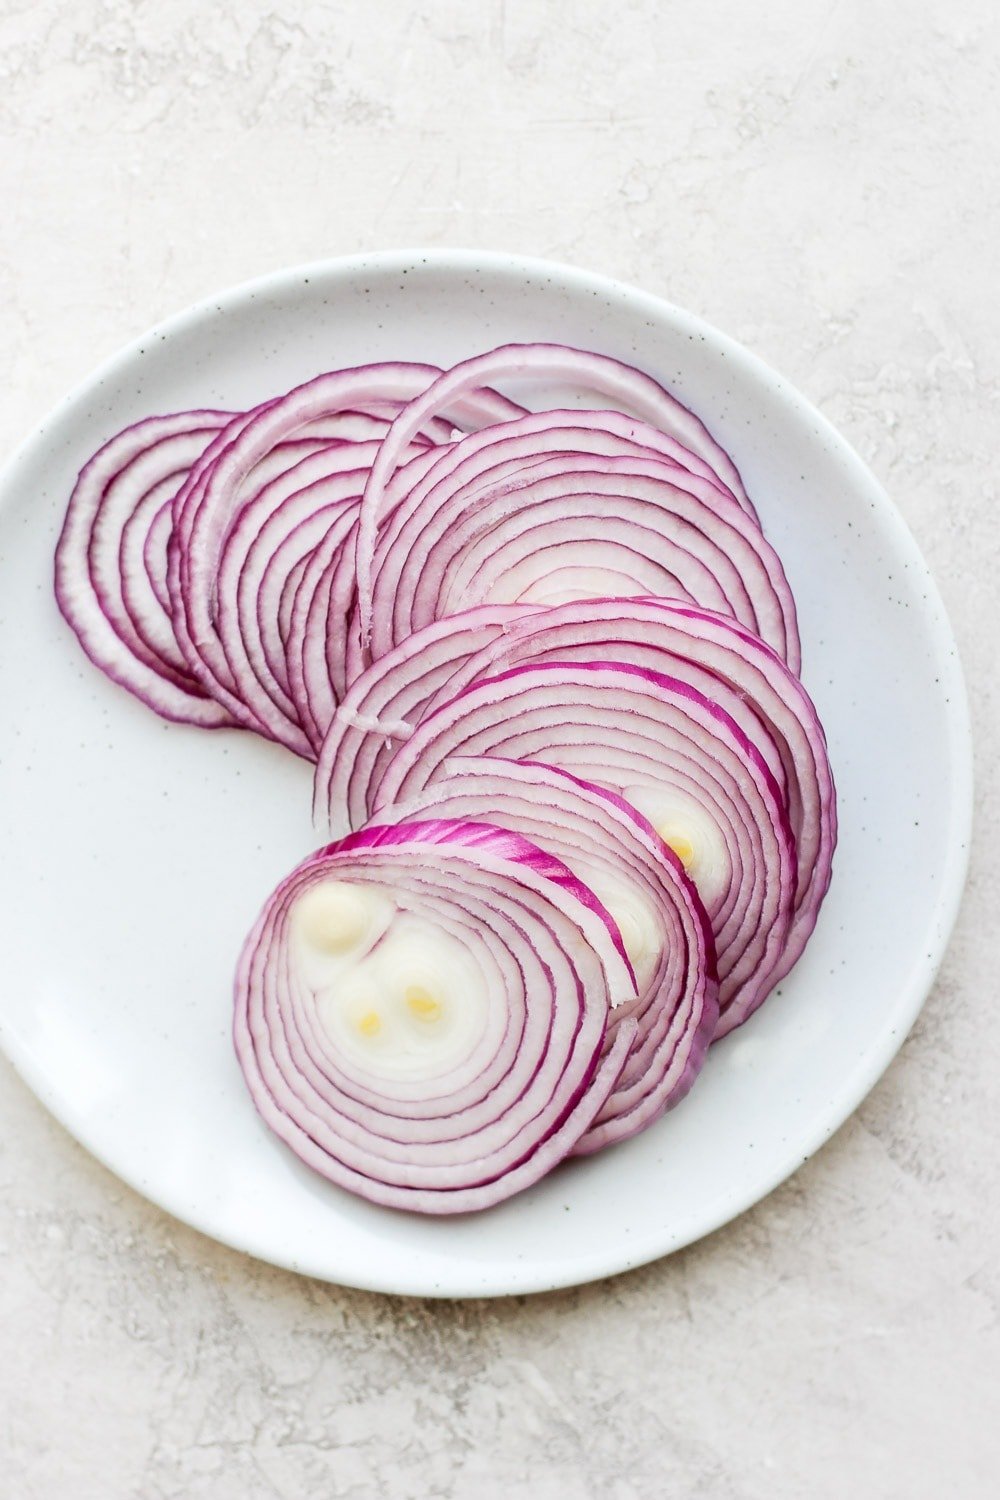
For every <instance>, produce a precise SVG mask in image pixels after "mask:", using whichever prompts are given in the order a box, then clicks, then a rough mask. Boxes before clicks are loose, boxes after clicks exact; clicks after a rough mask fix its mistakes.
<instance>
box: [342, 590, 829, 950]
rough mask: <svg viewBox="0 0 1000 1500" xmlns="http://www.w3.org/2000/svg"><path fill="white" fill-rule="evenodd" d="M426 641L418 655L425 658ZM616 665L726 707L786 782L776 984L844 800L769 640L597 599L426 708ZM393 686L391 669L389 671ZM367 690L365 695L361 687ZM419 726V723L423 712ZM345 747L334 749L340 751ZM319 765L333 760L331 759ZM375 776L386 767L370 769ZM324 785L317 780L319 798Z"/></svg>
mask: <svg viewBox="0 0 1000 1500" xmlns="http://www.w3.org/2000/svg"><path fill="white" fill-rule="evenodd" d="M419 649H420V643H419V639H418V638H417V637H414V638H413V639H412V640H411V642H410V650H411V652H412V653H414V654H415V655H418V654H419ZM595 659H596V660H600V661H615V662H624V663H626V664H630V665H632V666H638V667H647V668H649V669H650V670H651V671H657V672H665V673H667V674H668V675H669V676H672V677H676V678H678V679H679V680H680V681H682V682H685V683H687V684H688V685H689V686H690V687H692V688H695V689H696V690H697V691H698V692H700V693H703V694H704V695H705V696H706V697H707V698H710V699H712V700H713V701H714V702H717V703H719V704H720V705H721V706H722V707H723V708H724V709H725V711H726V712H727V713H728V714H729V715H730V716H731V717H732V719H733V720H734V721H735V722H736V723H737V724H738V725H739V727H740V729H741V731H742V732H743V733H744V734H745V735H746V736H747V738H748V740H749V741H750V742H751V743H752V744H753V745H754V747H755V748H756V750H757V752H758V753H759V754H760V756H761V757H762V759H763V760H764V762H765V764H766V765H767V766H768V769H769V770H770V772H771V773H772V775H773V776H774V777H775V780H776V781H777V782H778V783H779V785H780V786H781V788H782V791H783V794H784V802H785V807H786V811H787V815H788V820H789V823H790V825H791V829H792V833H793V835H794V838H795V848H796V856H797V863H798V878H797V884H796V892H795V916H794V920H793V923H792V928H791V931H790V933H789V936H788V943H787V947H786V950H785V953H784V956H783V958H782V959H781V961H780V963H779V965H778V969H777V978H781V977H783V976H784V975H785V974H787V973H788V971H789V969H791V967H792V965H793V964H794V963H795V961H796V960H797V959H798V958H799V956H800V955H801V953H802V951H803V949H804V948H805V945H806V943H807V941H808V939H809V936H810V934H811V932H812V931H813V928H814V927H815V925H816V919H817V917H818V915H819V909H820V906H821V905H822V902H823V898H824V896H825V895H826V892H827V890H828V888H829V885H830V877H831V872H832V866H833V852H834V848H835V846H836V842H837V802H836V792H835V789H834V782H833V773H832V771H831V768H830V760H829V756H828V754H827V748H826V737H825V735H824V733H823V728H822V725H821V724H820V721H819V717H818V715H817V713H816V708H815V706H814V704H813V702H812V699H811V698H810V697H809V694H808V693H807V692H806V690H805V688H804V687H803V685H802V683H801V682H800V681H799V680H798V678H797V677H795V676H794V675H793V673H792V672H790V671H789V669H788V667H787V666H786V665H785V663H784V662H783V661H781V660H780V658H779V657H778V656H777V655H776V654H775V653H774V652H773V651H771V650H769V649H768V647H767V646H766V645H764V643H763V642H762V641H760V640H759V639H758V638H757V637H756V636H755V635H752V634H751V633H750V632H748V631H746V630H743V629H741V628H740V627H739V626H738V625H736V624H734V622H733V621H731V620H726V619H721V618H720V617H719V616H718V615H714V614H709V613H707V612H705V611H702V610H696V609H690V608H685V607H683V606H680V605H677V604H674V603H670V602H667V601H662V600H654V599H629V600H623V599H608V600H588V601H586V602H585V603H579V604H566V605H562V606H560V607H558V608H556V609H550V610H546V611H544V612H542V611H534V612H532V613H530V614H525V616H524V617H523V618H522V619H520V620H516V621H513V620H512V621H511V622H510V623H509V626H508V627H507V628H506V629H505V630H504V632H503V635H502V636H498V637H496V638H494V639H493V640H492V641H489V642H485V643H484V644H483V647H482V648H481V649H480V651H479V652H478V654H476V655H471V656H469V657H468V658H467V659H466V660H465V661H460V660H459V659H458V658H457V656H456V658H455V659H454V661H453V664H452V667H453V669H452V671H451V672H450V673H449V674H448V676H447V678H446V679H443V680H442V683H441V685H440V687H439V688H438V690H437V692H436V693H435V694H434V695H433V696H427V697H425V698H424V699H423V702H422V704H421V705H420V708H419V710H418V712H419V713H422V714H427V713H430V712H432V711H433V709H434V708H435V707H436V706H438V705H439V704H441V703H444V702H445V701H447V700H448V699H450V698H453V697H454V696H455V694H456V693H458V692H460V691H461V690H462V689H463V688H464V687H466V686H467V685H468V684H469V683H471V682H475V681H476V679H477V678H480V677H486V676H491V675H493V674H495V673H497V672H500V671H505V670H508V669H509V668H511V667H514V666H520V665H523V664H525V663H528V662H553V661H575V662H579V661H592V660H595ZM386 677H387V678H388V681H389V685H390V687H391V686H392V680H393V670H392V665H391V664H390V666H389V667H388V668H387V669H386ZM360 686H361V685H360V684H359V688H360ZM413 717H416V714H414V715H413ZM331 748H332V749H335V746H331ZM370 763H371V762H370V761H368V760H362V759H361V757H360V756H359V758H358V772H359V774H358V776H357V777H356V778H354V784H353V785H352V788H351V793H352V795H351V804H350V806H351V814H352V816H355V817H356V816H357V813H358V811H359V809H360V808H362V807H363V808H364V809H365V811H364V813H363V814H362V817H361V818H360V819H359V820H358V821H363V818H364V817H365V816H367V815H368V812H369V809H370V808H371V807H374V800H375V799H374V792H375V785H374V780H373V783H372V785H370V786H363V785H359V784H358V783H359V782H360V781H361V778H362V777H363V775H364V772H365V768H366V766H367V765H368V764H370ZM320 764H321V766H322V765H323V764H324V758H323V757H322V756H321V760H320ZM371 764H372V776H373V778H376V777H377V776H378V775H380V774H381V771H382V769H383V762H382V761H381V760H379V761H377V762H374V763H371ZM319 792H320V782H319V780H317V796H318V795H319Z"/></svg>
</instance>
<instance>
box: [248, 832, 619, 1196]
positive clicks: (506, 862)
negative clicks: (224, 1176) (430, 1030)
mask: <svg viewBox="0 0 1000 1500" xmlns="http://www.w3.org/2000/svg"><path fill="white" fill-rule="evenodd" d="M306 903H309V904H308V906H307V904H306ZM345 903H346V914H345ZM317 906H318V907H319V909H320V918H321V920H320V921H319V922H317V920H316V914H315V908H316V907H317ZM359 914H360V915H359ZM418 939H419V942H418V941H417V940H418ZM420 943H422V944H423V946H422V947H421V946H420ZM434 943H436V945H437V946H436V948H435V947H433V946H432V944H434ZM427 953H431V954H433V955H435V958H434V961H432V962H431V968H432V969H433V970H434V972H433V973H432V975H431V978H429V979H428V977H427V963H428V960H427V959H426V957H424V958H423V959H421V958H420V955H421V954H424V955H426V954H427ZM449 958H451V962H452V968H453V969H454V970H457V971H458V972H459V974H460V976H461V979H462V983H463V984H464V985H465V986H466V987H467V991H470V992H471V998H469V999H468V1000H467V1010H468V1008H470V1007H471V1006H472V1002H473V1000H474V1001H475V1003H476V1010H475V1023H476V1024H475V1025H474V1026H473V1027H471V1029H469V1028H467V1027H466V1020H467V1016H463V1014H462V1012H461V1009H460V1008H459V1007H458V1005H457V1001H458V998H459V996H458V995H457V994H451V993H449V992H448V991H447V984H448V973H449V971H448V963H447V961H448V959H449ZM421 962H422V963H423V965H424V967H423V968H420V964H421ZM414 963H416V964H417V966H418V981H419V982H417V983H415V984H413V985H410V984H409V977H408V964H409V965H410V966H412V965H413V964H414ZM435 963H436V968H435ZM376 966H379V967H376ZM370 972H374V973H376V974H378V975H379V976H380V980H381V988H380V989H379V991H378V993H379V996H380V999H379V1002H378V1003H379V1004H380V1005H381V1006H382V1007H383V1013H384V1016H383V1017H380V1015H379V1014H378V1013H377V1012H375V1011H371V1012H368V1011H365V1010H364V1009H363V1007H364V1005H366V1004H367V998H366V996H367V990H366V989H365V986H366V985H367V984H368V982H369V981H368V975H369V973H370ZM359 976H360V977H359ZM387 976H388V977H387ZM431 985H433V986H436V987H437V989H438V992H439V993H440V995H441V996H442V997H443V998H441V999H440V1000H438V999H436V998H435V997H434V996H433V995H431V994H430V993H429V992H428V987H429V986H431ZM359 986H360V988H359ZM397 989H398V990H399V991H400V994H399V995H396V994H395V991H396V990H397ZM408 989H409V990H411V991H413V993H408ZM632 994H634V986H633V982H632V977H631V971H630V967H629V965H628V963H627V960H626V959H625V957H624V951H623V949H622V946H621V940H620V937H619V936H618V934H617V929H616V928H615V927H614V924H613V923H612V921H611V919H610V917H609V916H608V914H607V912H606V911H605V910H604V908H603V907H602V906H601V905H600V903H599V902H598V901H597V900H596V898H595V897H594V896H593V894H592V892H590V891H589V889H588V888H587V887H586V886H584V885H583V884H582V883H581V882H580V881H579V880H577V879H576V878H575V877H574V876H573V875H572V874H571V873H570V871H569V870H567V868H566V867H565V866H564V865H562V864H561V863H560V862H559V861H558V860H555V859H553V858H552V856H550V855H547V854H545V853H543V852H542V851H541V850H539V849H538V848H537V847H536V846H534V845H533V844H531V843H530V842H529V841H528V840H526V839H524V838H522V837H520V836H519V835H517V834H512V833H510V832H507V831H504V830H500V829H497V828H495V827H491V826H489V825H482V824H475V823H469V822H458V821H449V820H434V821H425V822H420V823H411V824H405V823H404V824H400V825H398V826H397V827H394V828H372V829H368V830H365V831H364V832H363V833H360V834H355V835H352V836H351V837H350V838H348V839H346V840H343V841H341V843H339V844H334V845H331V846H330V847H329V848H326V849H323V850H320V851H319V853H317V854H315V855H313V856H311V857H310V858H309V859H308V860H306V861H305V863H304V864H302V865H300V866H299V867H298V869H297V870H295V871H293V873H292V874H291V875H290V876H288V878H287V879H286V880H284V881H283V882H282V884H281V885H280V886H279V887H278V889H277V890H276V891H275V893H274V894H273V895H272V896H271V897H270V898H269V900H268V901H267V903H266V905H265V907H264V909H263V911H262V913H261V915H260V917H259V918H258V920H257V922H256V924H255V925H254V927H253V930H252V931H251V933H250V935H249V937H248V939H247V942H246V945H245V947H244V949H243V953H242V956H241V959H240V963H239V967H238V971H237V978H236V993H235V1013H234V1037H235V1042H236V1049H237V1055H238V1058H239V1060H240V1063H241V1066H242V1068H243V1071H244V1075H245V1077H246V1081H247V1084H248V1087H249V1089H250V1092H251V1095H252V1097H253V1100H254V1103H255V1104H256V1106H257V1108H258V1110H259V1111H260V1113H261V1115H262V1116H263V1118H264V1119H265V1121H266V1122H267V1123H268V1124H269V1125H270V1126H271V1128H272V1129H273V1130H274V1131H275V1132H276V1133H277V1134H278V1135H279V1136H280V1137H281V1138H282V1139H283V1140H284V1141H285V1142H286V1143H287V1144H288V1145H289V1146H291V1147H292V1149H293V1150H294V1151H295V1152H296V1153H297V1154H298V1155H299V1156H300V1157H301V1158H302V1159H303V1160H304V1161H306V1162H307V1163H308V1164H309V1165H310V1166H312V1167H314V1168H315V1169H316V1170H317V1171H319V1172H321V1173H322V1174H323V1175H324V1176H326V1177H328V1178H329V1179H330V1180H331V1181H333V1182H336V1183H338V1184H340V1185H341V1186H343V1187H347V1188H350V1189H351V1190H352V1191H354V1192H356V1193H359V1194H360V1195H361V1196H363V1197H366V1198H369V1199H371V1200H372V1201H373V1202H376V1203H381V1204H384V1205H387V1206H390V1207H396V1208H408V1209H415V1210H417V1211H420V1212H424V1213H434V1214H443V1213H444V1214H447V1213H461V1212H466V1211H468V1210H470V1209H476V1208H484V1207H488V1206H490V1205H492V1204H496V1203H499V1202H501V1201H503V1200H504V1199H505V1198H508V1197H509V1196H511V1194H513V1193H515V1192H519V1191H521V1190H522V1189H523V1188H525V1187H527V1186H529V1185H530V1184H531V1183H533V1182H535V1181H537V1180H538V1178H539V1177H540V1176H542V1175H543V1174H544V1173H545V1172H547V1171H549V1170H550V1169H551V1168H552V1167H553V1166H554V1165H556V1163H557V1162H558V1161H560V1160H561V1159H562V1158H563V1157H564V1156H565V1155H566V1154H567V1153H568V1152H569V1151H570V1150H571V1149H572V1148H573V1147H574V1146H575V1145H576V1143H577V1142H578V1141H579V1140H580V1138H581V1136H582V1135H583V1134H584V1132H585V1131H586V1130H587V1129H588V1128H589V1126H590V1124H591V1122H592V1120H593V1119H594V1116H595V1115H596V1114H597V1113H598V1111H599V1110H600V1109H601V1108H602V1106H603V1105H604V1102H605V1100H606V1099H607V1097H608V1096H609V1094H610V1093H611V1091H612V1089H613V1087H614V1084H615V1082H616V1080H617V1077H618V1075H619V1074H620V1072H621V1069H622V1066H623V1064H624V1061H625V1057H626V1055H627V1052H628V1048H629V1046H630V1044H631V1041H632V1035H633V1033H634V1022H633V1023H631V1025H628V1026H625V1027H622V1028H621V1029H620V1031H619V1035H618V1037H617V1038H616V1041H615V1044H614V1046H613V1047H612V1049H611V1050H610V1052H608V1053H606V1054H604V1056H603V1057H602V1049H603V1043H604V1036H605V1031H606V1027H607V1022H608V1017H609V1015H610V1011H611V1007H612V1004H613V1003H614V1002H615V1001H616V1000H621V999H627V998H628V997H629V996H630V995H632ZM358 996H360V1005H361V1006H362V1011H361V1014H360V1016H359V1019H358V1020H357V1023H356V1024H355V1023H354V1022H353V1020H352V1017H354V1016H355V1015H356V1014H357V1010H356V1009H355V1010H352V1005H354V1006H355V1007H356V1006H357V1003H358ZM415 1000H416V1001H419V1002H420V1005H421V1006H422V1007H423V1011H422V1012H421V1013H422V1014H429V1012H428V1009H427V1008H428V1007H433V1006H434V1005H435V1004H438V1005H439V1006H440V1011H439V1014H438V1015H437V1017H436V1018H435V1019H436V1020H438V1021H441V1022H443V1023H445V1026H446V1027H448V1026H452V1023H454V1024H453V1026H452V1029H451V1031H450V1032H448V1035H447V1036H446V1038H445V1040H444V1041H443V1042H441V1041H439V1040H438V1039H437V1038H434V1039H433V1040H432V1041H430V1042H426V1041H424V1040H422V1039H421V1038H419V1037H418V1036H417V1034H416V1033H415V1032H414V1030H413V1027H414V1026H416V1025H417V1024H418V1023H417V1021H414V1022H413V1023H412V1025H411V1023H410V1021H408V1020H406V1019H405V1018H404V1019H400V1018H399V1017H396V1016H395V1014H394V1013H393V1014H392V1015H390V1014H389V1008H390V1006H391V1005H394V1006H395V1007H396V1010H400V1008H401V1007H402V1008H405V1006H406V1005H407V1004H410V1003H411V1002H413V1001H415ZM373 1017H374V1019H373ZM376 1023H377V1024H376ZM393 1023H395V1024H396V1030H393V1029H392V1024H393ZM383 1024H384V1026H385V1030H386V1031H387V1032H388V1035H389V1045H388V1046H387V1047H385V1048H382V1045H381V1034H382V1029H383ZM428 1024H433V1022H428ZM406 1026H410V1030H409V1031H406V1030H405V1027H406ZM352 1028H353V1029H352ZM463 1028H466V1029H463ZM355 1032H357V1033H358V1037H357V1039H356V1040H355V1039H354V1033H355ZM456 1036H457V1042H456V1040H455V1038H456ZM369 1044H370V1045H369ZM366 1047H367V1049H368V1050H367V1051H366Z"/></svg>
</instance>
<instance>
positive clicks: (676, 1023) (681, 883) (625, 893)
mask: <svg viewBox="0 0 1000 1500" xmlns="http://www.w3.org/2000/svg"><path fill="white" fill-rule="evenodd" d="M446 769H447V775H446V776H445V778H444V779H443V780H441V781H438V782H435V783H434V785H433V786H430V787H428V788H426V789H425V790H424V791H423V792H422V793H421V794H420V795H419V796H417V797H414V798H410V799H408V800H407V801H406V802H403V803H397V804H394V805H393V806H392V807H389V808H386V809H383V811H382V813H381V814H380V817H381V818H388V819H391V820H392V821H394V822H395V821H397V820H398V821H401V822H413V821H419V820H420V819H422V818H449V819H455V820H464V819H468V820H472V821H477V820H483V821H485V820H487V819H488V820H489V822H491V823H493V824H496V825H498V826H499V827H501V828H509V829H511V830H513V831H514V832H517V833H521V834H523V835H524V836H525V837H526V838H528V839H530V840H531V841H532V843H535V844H537V845H538V846H539V847H540V848H542V849H545V850H546V851H547V852H548V853H549V854H553V855H555V857H556V858H557V859H559V860H561V861H562V862H563V863H564V864H565V865H566V866H567V867H568V868H569V869H571V870H572V871H573V873H574V874H575V875H576V876H577V877H578V878H579V879H580V880H582V881H583V882H584V883H585V884H586V885H587V886H589V887H590V889H591V890H592V891H594V892H595V893H596V894H597V895H598V896H599V897H600V899H601V900H602V901H603V903H604V905H605V906H606V907H607V909H608V911H609V912H610V914H611V916H612V917H613V918H614V920H615V922H616V924H617V926H618V929H619V931H620V933H621V935H622V941H623V943H624V945H625V949H626V952H627V953H628V956H629V959H630V960H631V963H632V967H633V969H634V971H635V975H636V981H637V984H638V987H639V990H638V994H637V996H636V998H635V999H634V1000H632V1001H629V1002H628V1003H627V1004H624V1005H622V1006H620V1007H618V1008H617V1009H616V1010H615V1011H613V1012H612V1015H611V1018H610V1021H609V1025H608V1031H607V1036H606V1038H605V1051H609V1050H610V1049H611V1047H612V1046H613V1045H614V1041H615V1037H616V1035H617V1033H618V1030H619V1028H620V1027H621V1026H622V1025H623V1024H625V1022H626V1021H628V1020H630V1019H634V1021H635V1022H636V1024H637V1030H636V1035H635V1039H634V1041H633V1043H632V1047H631V1050H630V1052H629V1056H628V1060H627V1062H626V1064H625V1067H624V1068H623V1070H622V1074H621V1076H620V1078H619V1080H618V1083H617V1086H616V1087H615V1089H614V1091H613V1093H612V1094H611V1096H610V1098H609V1099H608V1101H607V1103H606V1104H605V1105H604V1107H603V1108H602V1109H601V1110H600V1112H599V1114H598V1115H597V1117H596V1119H595V1121H594V1124H593V1125H592V1126H591V1127H590V1129H589V1130H588V1131H586V1132H585V1134H584V1135H583V1136H582V1137H581V1139H580V1140H579V1141H578V1142H577V1144H576V1146H575V1147H574V1154H575V1155H582V1154H584V1153H589V1152H591V1151H596V1150H598V1149H600V1148H601V1147H603V1146H607V1145H610V1144H612V1143H613V1142H614V1141H619V1140H625V1139H627V1137H628V1136H630V1135H634V1134H635V1133H636V1132H637V1131H639V1130H643V1129H645V1128H646V1126H647V1125H650V1124H652V1122H653V1121H654V1120H655V1119H658V1118H659V1116H660V1115H661V1114H663V1113H664V1112H665V1111H666V1110H668V1109H670V1108H672V1107H673V1106H674V1105H675V1104H677V1103H678V1102H679V1101H680V1100H681V1099H682V1098H683V1097H684V1095H685V1094H686V1093H687V1091H688V1089H689V1088H690V1087H691V1085H692V1083H693V1082H694V1080H695V1078H696V1077H697V1074H698V1072H699V1070H700V1068H701V1065H702V1062H703V1061H704V1058H705V1055H706V1051H707V1048H708V1044H709V1042H710V1041H711V1039H712V1036H713V1034H714V1032H715V1027H716V1023H717V1020H718V1014H719V1006H718V981H717V978H716V975H715V952H714V944H713V941H712V936H711V930H710V927H709V923H708V918H707V916H706V913H705V909H704V907H703V906H702V904H701V901H700V900H699V898H698V894H697V892H696V891H695V888H694V886H693V884H692V883H691V881H690V880H689V879H688V877H687V876H686V875H685V873H684V870H683V867H682V865H681V863H680V861H679V860H678V859H677V856H676V855H675V854H674V853H673V851H672V850H671V849H669V848H668V846H667V845H666V844H664V842H663V840H662V839H661V838H660V837H659V835H658V834H657V833H656V832H655V830H654V829H653V827H652V825H651V824H650V823H649V822H648V821H647V820H646V819H645V818H643V817H642V816H641V815H640V814H639V813H637V812H636V811H635V809H634V808H633V807H631V806H630V805H629V804H628V803H627V802H625V801H624V800H623V799H622V798H621V797H618V796H616V795H615V794H614V793H613V792H610V791H608V790H607V789H606V788H603V787H597V786H594V785H593V784H592V783H587V782H583V781H579V780H577V778H576V777H574V776H571V775H569V773H568V772H565V771H560V770H558V769H557V768H555V767H553V766H546V765H539V764H535V763H526V762H513V761H505V760H502V759H500V758H497V757H489V758H480V759H476V758H472V757H468V758H463V757H455V759H453V760H451V761H449V762H448V764H447V768H446Z"/></svg>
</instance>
